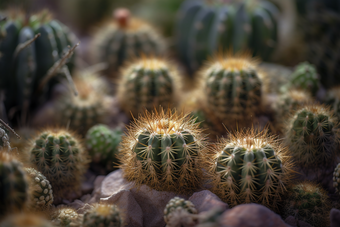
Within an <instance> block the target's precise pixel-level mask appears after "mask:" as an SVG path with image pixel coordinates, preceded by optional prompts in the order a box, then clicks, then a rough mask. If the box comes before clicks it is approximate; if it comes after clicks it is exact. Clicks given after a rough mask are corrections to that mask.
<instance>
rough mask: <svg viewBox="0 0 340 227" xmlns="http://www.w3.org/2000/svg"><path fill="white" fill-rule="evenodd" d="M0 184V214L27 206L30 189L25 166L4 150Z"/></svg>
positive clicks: (1, 161) (0, 166)
mask: <svg viewBox="0 0 340 227" xmlns="http://www.w3.org/2000/svg"><path fill="white" fill-rule="evenodd" d="M0 185H1V187H0V201H1V203H0V214H1V215H0V216H2V215H4V214H6V213H9V212H14V211H18V210H22V209H24V208H25V207H26V206H27V203H28V200H29V189H28V180H27V178H26V174H25V171H24V168H23V167H22V164H21V163H20V162H19V161H17V160H16V159H14V158H13V157H11V156H10V155H9V154H7V152H4V151H0Z"/></svg>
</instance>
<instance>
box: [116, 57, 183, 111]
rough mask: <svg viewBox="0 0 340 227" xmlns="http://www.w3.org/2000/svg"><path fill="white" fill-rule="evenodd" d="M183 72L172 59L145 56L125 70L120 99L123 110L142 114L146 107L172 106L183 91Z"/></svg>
mask: <svg viewBox="0 0 340 227" xmlns="http://www.w3.org/2000/svg"><path fill="white" fill-rule="evenodd" d="M177 80H179V76H178V75H177V72H176V70H175V69H173V68H172V66H171V63H170V62H168V61H166V60H162V59H159V58H156V57H143V58H142V59H140V60H137V61H135V62H133V63H132V64H130V65H128V66H127V67H126V68H125V69H124V70H123V71H122V77H121V80H120V81H119V85H118V93H117V96H118V100H119V102H120V105H121V106H122V108H123V110H124V111H125V112H126V113H128V114H130V113H132V114H133V115H135V116H136V115H138V113H141V112H142V111H143V110H144V109H147V110H149V111H150V110H152V109H154V108H158V107H159V106H162V107H163V108H167V107H171V106H173V105H174V104H175V103H176V102H177V96H178V93H179V92H180V89H181V88H180V87H179V85H180V83H179V82H178V81H177Z"/></svg>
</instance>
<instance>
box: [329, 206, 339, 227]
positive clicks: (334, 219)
mask: <svg viewBox="0 0 340 227" xmlns="http://www.w3.org/2000/svg"><path fill="white" fill-rule="evenodd" d="M330 218H331V227H339V226H340V210H338V209H334V208H333V209H332V210H331V213H330Z"/></svg>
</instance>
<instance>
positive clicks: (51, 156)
mask: <svg viewBox="0 0 340 227" xmlns="http://www.w3.org/2000/svg"><path fill="white" fill-rule="evenodd" d="M29 155H30V160H31V163H32V164H33V165H34V166H35V169H37V170H39V171H40V172H41V173H42V174H43V175H44V176H45V177H46V178H47V179H48V180H49V181H50V183H51V185H52V188H53V192H54V197H55V199H56V198H65V197H63V196H65V195H67V193H68V192H70V191H77V190H79V188H80V184H81V181H80V180H81V177H82V175H83V174H84V173H85V171H86V170H87V164H88V162H89V159H88V156H87V154H86V152H85V150H84V149H83V147H82V145H81V142H80V141H79V139H78V138H77V137H76V136H74V135H73V134H72V133H70V132H68V131H66V130H63V129H47V130H44V131H42V132H41V133H40V134H39V135H38V136H37V137H35V139H34V140H33V141H32V145H31V146H30V153H29Z"/></svg>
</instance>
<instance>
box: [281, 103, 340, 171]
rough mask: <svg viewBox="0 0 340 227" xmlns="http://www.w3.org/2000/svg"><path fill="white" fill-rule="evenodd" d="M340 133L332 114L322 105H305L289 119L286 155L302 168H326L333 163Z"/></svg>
mask: <svg viewBox="0 0 340 227" xmlns="http://www.w3.org/2000/svg"><path fill="white" fill-rule="evenodd" d="M339 138H340V131H339V126H338V124H337V121H336V120H335V118H334V117H333V114H332V113H331V112H330V111H329V108H327V107H326V106H324V105H317V104H316V105H305V106H303V107H302V108H300V109H298V110H297V111H296V112H295V113H294V114H292V116H291V117H290V119H289V122H288V124H287V127H286V132H285V143H286V145H287V146H288V148H289V155H291V156H292V157H293V159H294V160H295V162H296V163H297V164H299V165H301V166H305V167H313V168H315V167H316V166H318V165H325V164H326V165H327V164H329V163H330V162H332V161H334V160H335V157H337V156H338V155H339V154H337V148H338V144H339Z"/></svg>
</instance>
